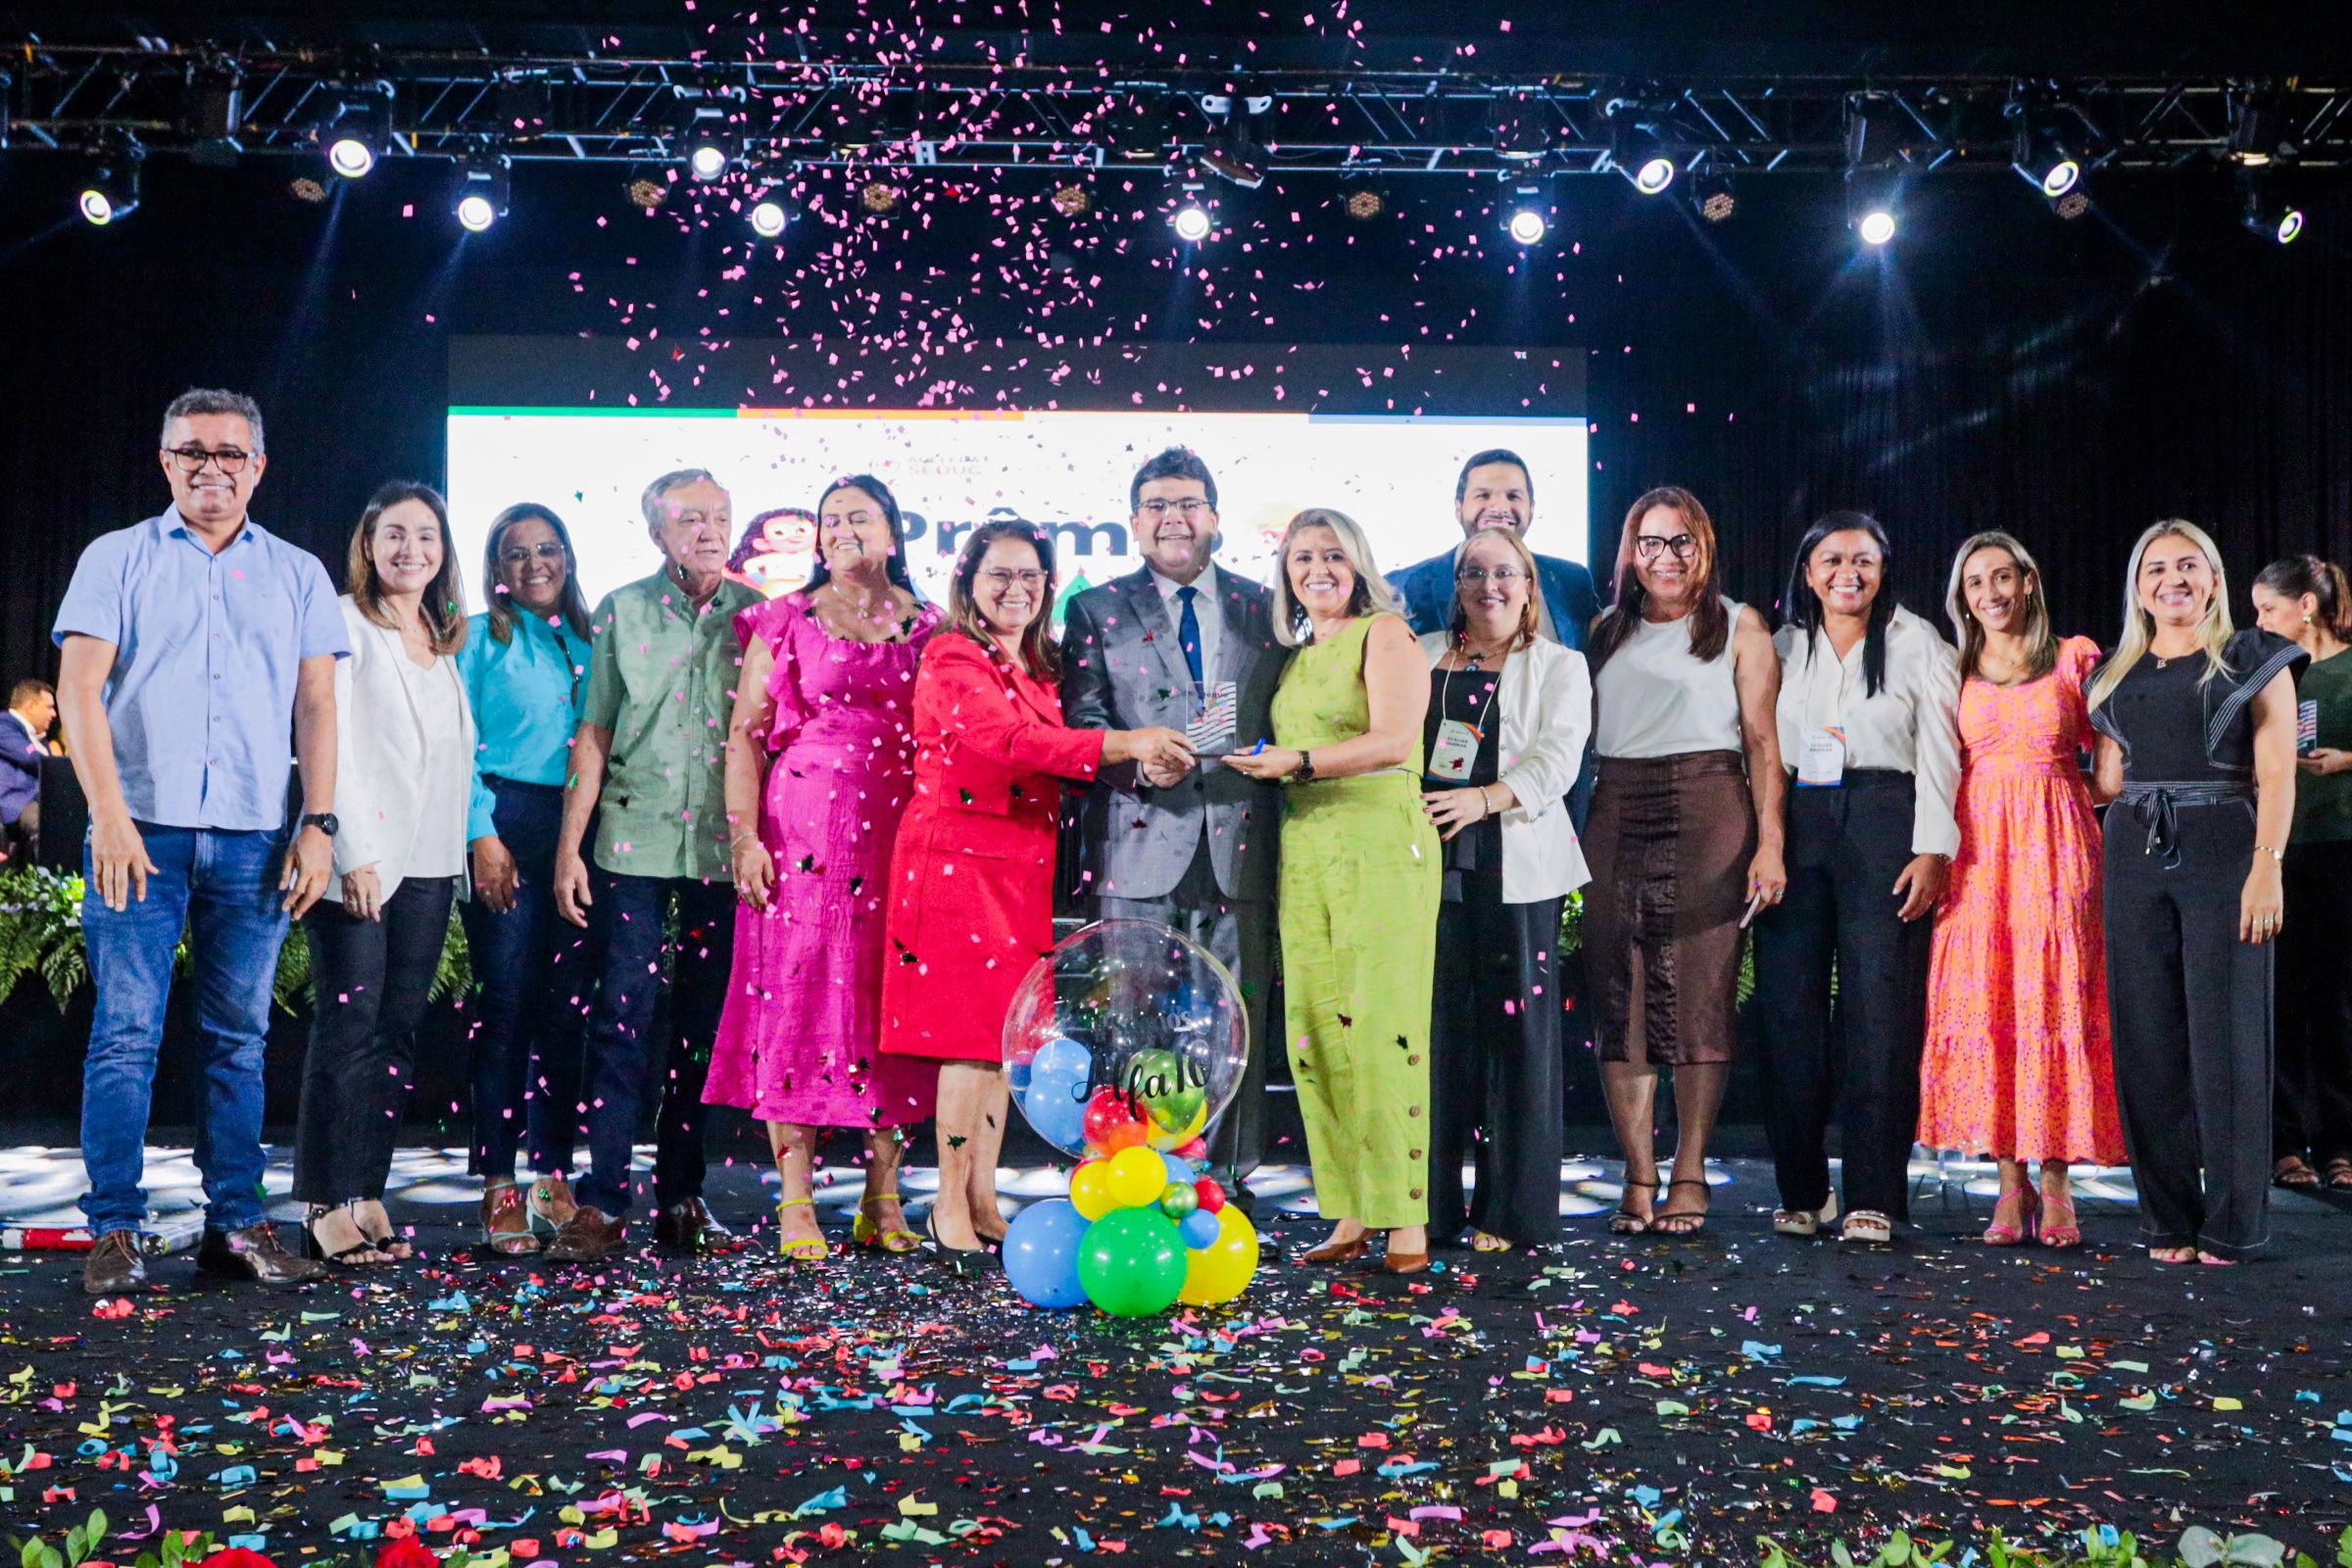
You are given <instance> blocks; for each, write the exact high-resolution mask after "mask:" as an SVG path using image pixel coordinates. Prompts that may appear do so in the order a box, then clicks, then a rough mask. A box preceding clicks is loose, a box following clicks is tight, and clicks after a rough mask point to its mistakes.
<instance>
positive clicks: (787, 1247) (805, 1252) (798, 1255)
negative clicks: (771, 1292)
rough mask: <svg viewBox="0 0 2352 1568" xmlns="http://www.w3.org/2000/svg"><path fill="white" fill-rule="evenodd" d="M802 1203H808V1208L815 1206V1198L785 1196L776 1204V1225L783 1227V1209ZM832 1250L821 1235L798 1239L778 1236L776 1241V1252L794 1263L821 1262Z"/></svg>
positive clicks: (779, 1227)
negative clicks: (792, 1239) (785, 1197)
mask: <svg viewBox="0 0 2352 1568" xmlns="http://www.w3.org/2000/svg"><path fill="white" fill-rule="evenodd" d="M803 1203H806V1204H808V1205H809V1207H810V1208H814V1207H816V1200H815V1199H813V1198H787V1199H785V1200H783V1201H780V1202H778V1203H777V1204H776V1226H777V1228H778V1229H779V1230H781V1229H782V1228H783V1224H784V1211H785V1210H786V1209H788V1208H795V1207H798V1206H799V1205H800V1204H803ZM832 1251H833V1250H832V1249H831V1248H829V1247H827V1246H826V1245H825V1239H824V1238H823V1237H822V1236H807V1237H803V1238H801V1239H800V1240H799V1241H791V1240H787V1239H785V1238H783V1237H778V1238H777V1241H776V1254H777V1255H778V1256H780V1257H785V1258H789V1259H790V1260H792V1261H793V1262H795V1263H821V1262H823V1261H824V1260H825V1259H826V1258H827V1257H829V1256H830V1255H832Z"/></svg>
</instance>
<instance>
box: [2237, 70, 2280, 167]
mask: <svg viewBox="0 0 2352 1568" xmlns="http://www.w3.org/2000/svg"><path fill="white" fill-rule="evenodd" d="M2285 150H2286V110H2285V106H2284V105H2283V104H2281V103H2280V102H2279V98H2278V94H2277V93H2275V92H2272V91H2270V90H2269V89H2268V88H2261V87H2253V88H2247V89H2245V90H2243V91H2240V92H2238V93H2237V94H2235V95H2234V96H2233V97H2232V98H2231V99H2230V101H2229V161H2230V162H2231V163H2233V164H2236V165H2237V166H2238V167H2239V168H2240V169H2263V168H2267V167H2268V166H2269V165H2271V164H2273V163H2275V162H2277V161H2278V156H2279V154H2280V153H2282V152H2284V151H2285Z"/></svg>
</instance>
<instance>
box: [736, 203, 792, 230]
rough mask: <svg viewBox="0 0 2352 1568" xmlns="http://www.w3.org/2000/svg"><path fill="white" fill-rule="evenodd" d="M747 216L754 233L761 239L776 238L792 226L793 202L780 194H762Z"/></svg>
mask: <svg viewBox="0 0 2352 1568" xmlns="http://www.w3.org/2000/svg"><path fill="white" fill-rule="evenodd" d="M745 216H746V218H747V220H748V221H750V223H751V225H752V232H753V233H755V234H757V235H759V236H760V238H761V239H774V238H776V237H777V236H778V235H780V234H782V233H783V232H784V230H785V229H786V228H788V227H790V226H791V224H792V220H793V210H792V204H791V202H789V201H787V200H786V199H784V198H783V197H780V196H762V197H760V200H758V201H756V202H754V203H752V210H751V212H750V213H748V214H746V215H745Z"/></svg>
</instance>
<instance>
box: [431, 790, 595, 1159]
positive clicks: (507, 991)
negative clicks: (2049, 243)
mask: <svg viewBox="0 0 2352 1568" xmlns="http://www.w3.org/2000/svg"><path fill="white" fill-rule="evenodd" d="M482 782H483V783H484V784H486V785H488V786H489V788H490V793H491V794H492V795H493V796H494V797H495V798H496V800H497V806H496V808H495V809H494V814H493V816H492V821H493V823H494V824H495V825H496V827H497V829H498V836H499V839H500V841H501V842H502V843H504V844H505V845H506V847H507V852H508V853H509V854H510V855H512V856H514V857H515V870H516V872H517V873H518V874H519V876H520V878H521V881H520V885H519V886H517V887H516V888H515V907H513V908H511V909H509V910H507V911H506V912H505V913H503V914H502V913H499V912H498V911H496V910H494V909H492V908H491V907H489V906H488V905H486V904H484V903H483V902H482V901H481V900H480V899H478V898H475V899H470V900H467V901H466V904H465V905H464V906H463V907H460V909H459V910H458V914H459V917H460V918H462V919H463V920H464V921H465V922H466V951H467V952H468V953H469V954H470V955H471V956H472V958H473V977H474V980H475V981H476V982H477V984H478V986H479V993H478V995H476V996H475V997H474V999H473V1002H472V1005H471V1006H470V1007H469V1008H468V1009H467V1012H468V1016H469V1019H470V1027H469V1028H468V1031H467V1040H468V1042H469V1044H470V1045H471V1046H472V1048H473V1051H472V1054H473V1072H472V1078H473V1157H472V1161H471V1165H470V1169H471V1170H472V1171H473V1173H474V1174H475V1175H477V1176H488V1177H491V1178H493V1179H495V1180H499V1181H507V1180H511V1179H512V1178H513V1177H514V1175H515V1150H516V1148H517V1147H518V1146H519V1145H520V1143H521V1142H522V1138H523V1134H524V1131H525V1129H526V1128H527V1129H528V1132H529V1135H530V1139H529V1146H530V1147H529V1153H530V1159H531V1166H530V1168H531V1169H532V1170H533V1171H535V1172H539V1173H542V1174H561V1173H564V1172H567V1171H569V1170H570V1168H571V1152H572V1126H573V1124H574V1123H575V1122H576V1121H577V1120H578V1119H579V1113H578V1112H577V1111H576V1110H575V1109H574V1108H573V1107H574V1106H576V1105H577V1104H578V1103H579V1100H580V1032H581V1029H582V1026H583V1025H584V1024H585V1022H586V1017H587V1009H588V999H589V998H590V997H592V996H593V995H595V993H596V975H595V973H594V971H593V970H591V969H590V967H589V964H588V936H587V933H586V932H584V931H581V930H580V929H579V928H578V927H576V926H574V925H572V924H571V923H570V922H568V921H566V920H565V919H564V917H563V916H562V915H560V914H558V913H557V912H556V895H555V878H556V839H557V836H558V832H559V830H560V829H561V828H562V826H563V821H564V791H563V789H562V787H561V786H558V785H553V784H520V783H516V782H515V781H514V780H511V779H503V778H495V777H489V776H485V777H484V778H483V780H482ZM594 831H595V830H594V829H593V828H591V829H590V832H591V833H593V832H594Z"/></svg>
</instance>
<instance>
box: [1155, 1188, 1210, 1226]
mask: <svg viewBox="0 0 2352 1568" xmlns="http://www.w3.org/2000/svg"><path fill="white" fill-rule="evenodd" d="M1200 1206H1201V1192H1200V1189H1198V1188H1196V1187H1195V1186H1194V1185H1193V1184H1192V1183H1191V1182H1170V1183H1168V1185H1167V1186H1166V1187H1165V1188H1163V1189H1161V1191H1160V1195H1159V1211H1160V1212H1161V1213H1162V1214H1165V1215H1167V1216H1168V1218H1170V1219H1182V1218H1184V1216H1185V1215H1187V1214H1190V1213H1191V1212H1192V1211H1193V1210H1194V1209H1196V1208H1199V1207H1200Z"/></svg>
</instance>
